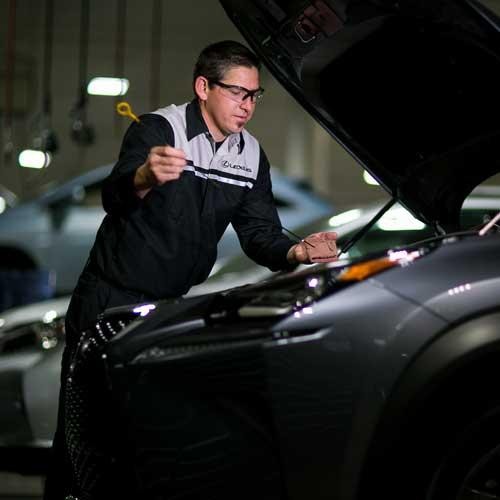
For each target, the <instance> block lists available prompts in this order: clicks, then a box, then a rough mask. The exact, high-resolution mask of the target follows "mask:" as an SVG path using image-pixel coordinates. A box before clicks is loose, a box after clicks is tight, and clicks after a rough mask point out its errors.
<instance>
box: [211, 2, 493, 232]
mask: <svg viewBox="0 0 500 500" xmlns="http://www.w3.org/2000/svg"><path fill="white" fill-rule="evenodd" d="M487 1H488V0H482V2H480V1H479V0H398V1H396V0H221V3H222V5H223V6H224V8H225V10H226V12H227V13H228V15H229V17H230V18H231V19H232V21H233V22H234V23H235V25H236V26H237V27H238V28H239V29H240V31H241V33H242V34H243V36H244V37H245V38H246V40H247V41H248V43H249V44H250V46H251V47H252V48H253V49H254V50H255V51H256V52H257V53H258V55H259V56H260V57H261V58H262V60H263V61H264V63H265V64H266V66H267V67H268V69H269V70H270V71H271V72H272V74H273V75H274V76H275V77H276V78H277V79H278V80H279V81H280V82H281V83H282V84H283V86H284V87H285V88H286V89H287V90H288V91H289V92H290V93H291V94H292V95H293V96H294V97H295V98H296V99H297V101H298V102H299V103H300V104H301V105H302V106H303V107H304V108H305V109H306V110H307V111H308V112H309V113H310V114H311V115H312V116H313V117H314V118H315V119H316V120H317V121H318V122H319V123H320V124H321V125H322V126H323V127H324V128H325V129H326V130H327V131H328V132H329V133H330V134H331V135H332V136H333V137H334V138H335V139H336V140H337V141H339V142H340V143H341V144H342V145H343V146H344V147H345V148H346V149H347V150H348V151H349V152H350V153H351V154H352V155H353V156H354V157H355V158H356V159H357V160H358V161H359V162H360V163H361V164H362V166H363V167H364V168H365V169H367V170H368V171H369V172H370V173H371V174H372V175H373V176H374V177H375V178H376V179H377V180H378V181H379V182H380V184H381V185H382V186H383V187H384V188H385V189H386V190H387V191H388V192H389V193H390V194H391V195H392V196H393V197H395V198H397V199H398V200H399V201H400V202H401V203H402V204H403V205H404V206H405V207H406V208H408V209H409V210H410V211H411V212H412V213H413V214H414V215H415V216H416V217H417V218H419V219H420V220H422V221H423V222H425V223H427V224H431V225H433V226H434V227H435V228H436V229H440V228H441V229H444V230H446V231H450V230H455V229H457V228H458V227H459V213H460V208H461V205H462V202H463V200H464V199H465V197H466V196H467V195H468V194H469V193H470V192H471V191H472V189H474V187H476V186H477V185H478V184H480V183H481V182H483V181H484V180H486V179H487V178H488V177H490V176H492V175H493V174H495V173H497V172H499V171H500V154H499V153H500V99H499V92H500V20H499V17H498V16H497V15H496V14H495V13H494V12H493V11H492V10H490V9H489V8H487V7H486V3H487ZM492 3H493V2H489V4H490V5H491V4H492Z"/></svg>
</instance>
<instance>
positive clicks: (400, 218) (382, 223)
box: [377, 207, 425, 231]
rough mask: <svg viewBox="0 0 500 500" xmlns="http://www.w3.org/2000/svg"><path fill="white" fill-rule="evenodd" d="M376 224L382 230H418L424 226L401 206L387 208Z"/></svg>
mask: <svg viewBox="0 0 500 500" xmlns="http://www.w3.org/2000/svg"><path fill="white" fill-rule="evenodd" d="M377 226H378V227H379V228H380V229H382V231H420V230H422V229H424V228H425V224H424V223H423V222H421V221H419V220H418V219H415V217H413V215H412V214H411V213H410V212H408V210H406V209H404V208H403V207H398V208H393V209H391V210H389V211H388V212H387V213H385V214H384V215H383V216H382V218H381V219H380V220H379V221H378V223H377Z"/></svg>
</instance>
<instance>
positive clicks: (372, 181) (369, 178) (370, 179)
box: [363, 170, 379, 186]
mask: <svg viewBox="0 0 500 500" xmlns="http://www.w3.org/2000/svg"><path fill="white" fill-rule="evenodd" d="M363 180H364V181H365V182H366V183H367V184H369V185H370V186H378V185H379V183H378V182H377V180H376V179H375V177H373V176H372V175H370V174H369V173H368V172H367V171H366V170H365V171H364V172H363Z"/></svg>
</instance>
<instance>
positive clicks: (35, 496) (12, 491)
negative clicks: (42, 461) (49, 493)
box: [0, 472, 43, 500]
mask: <svg viewBox="0 0 500 500" xmlns="http://www.w3.org/2000/svg"><path fill="white" fill-rule="evenodd" d="M42 491H43V478H42V477H41V476H22V475H20V474H13V473H10V472H0V500H40V499H41V498H42Z"/></svg>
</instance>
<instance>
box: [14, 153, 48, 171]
mask: <svg viewBox="0 0 500 500" xmlns="http://www.w3.org/2000/svg"><path fill="white" fill-rule="evenodd" d="M18 161H19V165H21V167H25V168H45V167H48V166H49V165H50V162H51V161H52V156H51V154H50V153H47V152H44V151H39V150H36V149H25V150H24V151H21V153H20V154H19V158H18Z"/></svg>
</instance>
